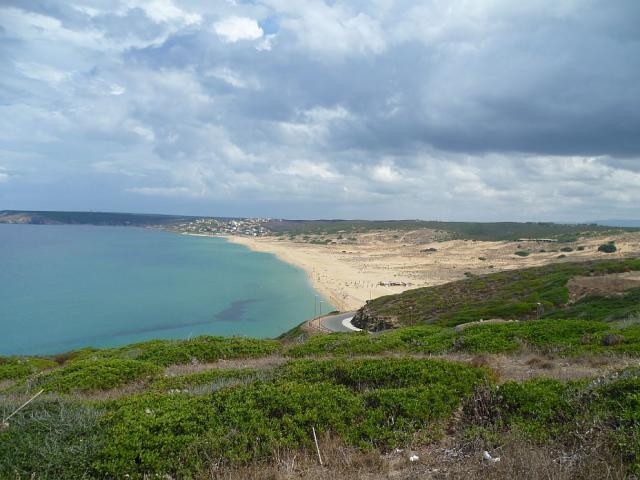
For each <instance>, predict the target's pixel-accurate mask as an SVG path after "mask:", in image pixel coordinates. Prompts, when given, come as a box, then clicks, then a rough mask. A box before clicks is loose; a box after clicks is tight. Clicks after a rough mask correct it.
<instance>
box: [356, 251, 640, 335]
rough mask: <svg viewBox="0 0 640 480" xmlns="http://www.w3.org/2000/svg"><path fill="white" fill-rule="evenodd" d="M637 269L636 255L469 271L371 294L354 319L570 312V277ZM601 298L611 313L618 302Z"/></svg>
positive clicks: (362, 322) (421, 320)
mask: <svg viewBox="0 0 640 480" xmlns="http://www.w3.org/2000/svg"><path fill="white" fill-rule="evenodd" d="M638 270H640V259H629V260H613V261H606V260H604V261H591V262H580V263H562V264H554V265H547V266H544V267H536V268H528V269H522V270H513V271H507V272H500V273H494V274H490V275H486V276H481V277H472V278H467V279H464V280H460V281H457V282H452V283H448V284H445V285H438V286H435V287H426V288H418V289H413V290H407V291H405V292H403V293H401V294H398V295H389V296H384V297H379V298H376V299H374V300H372V301H370V302H368V303H367V305H365V307H363V308H362V309H361V310H360V311H359V312H358V313H357V314H356V317H355V319H354V324H355V325H357V326H359V327H361V328H368V326H370V325H374V324H375V323H376V321H380V323H381V324H383V325H389V324H393V325H396V326H398V325H416V324H425V323H432V324H437V325H447V326H449V325H458V324H461V323H467V322H473V321H478V320H482V319H490V318H505V319H521V320H524V319H533V318H538V317H540V316H555V317H556V318H557V317H563V318H572V315H571V314H570V313H569V312H564V310H565V309H566V308H568V303H569V289H568V287H567V283H568V281H569V279H571V278H573V277H575V276H581V275H582V276H590V275H605V274H612V273H621V272H627V271H638ZM600 300H601V299H597V300H596V299H585V300H584V301H583V302H582V304H581V305H582V307H580V308H583V309H585V310H586V309H588V305H589V303H590V302H592V301H596V302H597V303H599V304H601V305H602V302H600ZM604 303H605V304H607V305H610V306H611V308H612V310H611V311H610V312H608V313H607V315H608V316H611V315H615V311H617V310H618V309H619V308H620V305H615V306H614V305H613V303H607V302H604ZM619 303H620V304H624V305H625V306H624V308H625V309H632V308H633V307H634V305H637V297H635V296H634V295H633V294H630V295H628V296H626V297H624V298H623V299H621V300H620V302H619ZM605 308H606V307H605ZM625 311H626V310H625ZM602 315H603V313H602V312H601V313H600V314H599V315H598V316H597V317H593V318H594V319H602V318H606V316H605V317H603V316H602ZM387 319H388V321H387Z"/></svg>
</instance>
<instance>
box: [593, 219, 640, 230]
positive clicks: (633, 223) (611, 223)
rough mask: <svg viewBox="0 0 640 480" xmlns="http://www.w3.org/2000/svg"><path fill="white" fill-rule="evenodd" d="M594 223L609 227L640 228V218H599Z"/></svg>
mask: <svg viewBox="0 0 640 480" xmlns="http://www.w3.org/2000/svg"><path fill="white" fill-rule="evenodd" d="M594 223H597V224H598V225H603V226H607V227H627V228H640V220H620V219H612V220H598V221H596V222H594Z"/></svg>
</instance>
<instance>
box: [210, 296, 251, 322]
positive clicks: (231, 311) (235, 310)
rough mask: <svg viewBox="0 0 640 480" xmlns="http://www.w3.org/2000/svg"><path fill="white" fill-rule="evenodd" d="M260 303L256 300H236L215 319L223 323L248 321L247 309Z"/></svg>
mask: <svg viewBox="0 0 640 480" xmlns="http://www.w3.org/2000/svg"><path fill="white" fill-rule="evenodd" d="M257 302H259V300H258V299H256V298H249V299H247V300H236V301H234V302H231V305H229V306H228V307H227V308H225V309H224V310H222V311H220V312H218V313H216V315H215V319H216V320H220V321H223V322H232V321H235V320H246V318H245V317H246V314H247V309H248V307H249V305H251V304H252V303H257Z"/></svg>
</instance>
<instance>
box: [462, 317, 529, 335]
mask: <svg viewBox="0 0 640 480" xmlns="http://www.w3.org/2000/svg"><path fill="white" fill-rule="evenodd" d="M517 321H518V320H504V319H502V318H490V319H489V320H478V321H477V322H468V323H461V324H460V325H456V328H455V330H456V332H458V333H459V332H462V331H463V330H466V329H467V328H469V327H473V326H474V325H492V324H496V323H509V322H517Z"/></svg>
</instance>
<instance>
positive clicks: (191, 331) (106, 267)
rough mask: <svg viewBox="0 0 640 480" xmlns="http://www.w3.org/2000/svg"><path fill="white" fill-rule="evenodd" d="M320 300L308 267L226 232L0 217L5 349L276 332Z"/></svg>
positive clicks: (40, 350) (33, 350)
mask: <svg viewBox="0 0 640 480" xmlns="http://www.w3.org/2000/svg"><path fill="white" fill-rule="evenodd" d="M319 300H323V301H324V302H325V303H324V304H323V305H324V306H325V307H324V308H325V310H327V309H328V308H331V306H330V305H329V303H328V302H327V301H326V299H323V298H322V297H321V296H320V295H319V294H318V292H316V291H314V290H313V288H312V287H311V285H310V283H309V281H308V279H307V276H306V274H305V272H304V271H302V270H301V269H299V268H297V267H295V266H292V265H290V264H288V263H285V262H282V261H280V260H279V259H277V258H276V257H275V256H273V255H271V254H267V253H260V252H254V251H251V250H249V249H248V248H246V247H244V246H241V245H237V244H234V243H230V242H228V241H227V240H225V239H224V238H216V237H199V236H188V235H180V234H176V233H170V232H166V231H161V230H154V229H143V228H135V227H99V226H85V225H6V224H4V225H3V224H0V355H12V354H20V355H44V354H54V353H60V352H66V351H69V350H73V349H78V348H82V347H89V346H91V347H110V346H117V345H123V344H128V343H133V342H141V341H145V340H149V339H155V338H190V337H195V336H198V335H222V336H246V337H254V338H271V337H276V336H278V335H279V334H281V333H283V332H285V331H286V330H288V329H290V328H292V327H294V326H296V325H297V324H299V323H301V322H302V321H304V320H306V319H309V318H312V317H313V315H314V313H315V311H316V308H317V307H316V305H319Z"/></svg>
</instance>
